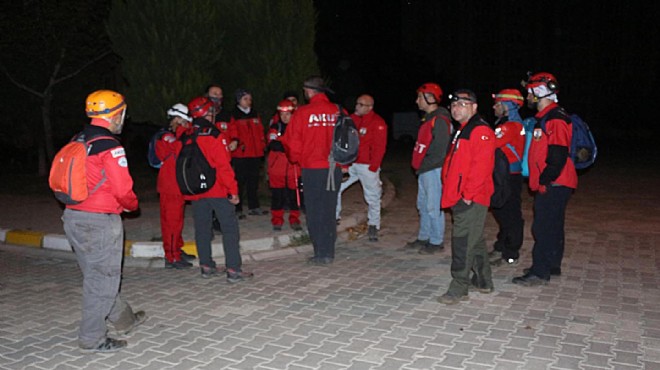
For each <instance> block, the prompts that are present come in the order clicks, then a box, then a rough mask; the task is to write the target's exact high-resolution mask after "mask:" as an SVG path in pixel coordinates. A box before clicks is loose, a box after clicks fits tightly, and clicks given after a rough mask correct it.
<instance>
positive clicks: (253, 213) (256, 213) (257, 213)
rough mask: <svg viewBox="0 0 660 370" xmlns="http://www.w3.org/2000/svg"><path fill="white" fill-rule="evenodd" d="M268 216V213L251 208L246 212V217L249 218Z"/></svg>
mask: <svg viewBox="0 0 660 370" xmlns="http://www.w3.org/2000/svg"><path fill="white" fill-rule="evenodd" d="M267 214H268V211H264V210H263V209H261V208H252V209H251V210H249V211H248V215H250V216H265V215H267Z"/></svg>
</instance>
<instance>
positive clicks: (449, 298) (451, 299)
mask: <svg viewBox="0 0 660 370" xmlns="http://www.w3.org/2000/svg"><path fill="white" fill-rule="evenodd" d="M467 300H468V296H467V294H466V295H461V296H459V295H454V294H451V293H445V294H443V295H441V296H440V297H438V302H440V303H444V304H446V305H447V306H451V305H454V304H458V303H459V302H461V301H467Z"/></svg>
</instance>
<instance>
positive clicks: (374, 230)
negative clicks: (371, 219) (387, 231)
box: [367, 225, 378, 242]
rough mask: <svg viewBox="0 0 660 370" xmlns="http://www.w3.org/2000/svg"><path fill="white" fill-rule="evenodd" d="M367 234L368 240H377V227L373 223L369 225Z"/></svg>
mask: <svg viewBox="0 0 660 370" xmlns="http://www.w3.org/2000/svg"><path fill="white" fill-rule="evenodd" d="M367 236H369V241H370V242H377V241H378V229H377V228H376V226H375V225H369V230H368V231H367Z"/></svg>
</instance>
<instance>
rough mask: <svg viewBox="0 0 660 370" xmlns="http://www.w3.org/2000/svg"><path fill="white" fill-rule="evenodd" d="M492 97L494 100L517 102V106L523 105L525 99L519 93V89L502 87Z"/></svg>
mask: <svg viewBox="0 0 660 370" xmlns="http://www.w3.org/2000/svg"><path fill="white" fill-rule="evenodd" d="M492 96H493V99H495V102H496V103H497V102H501V101H510V102H513V103H516V104H518V106H521V107H522V105H523V102H524V101H525V99H524V98H523V96H522V95H521V94H520V91H518V89H504V90H502V91H500V92H498V93H497V94H493V95H492Z"/></svg>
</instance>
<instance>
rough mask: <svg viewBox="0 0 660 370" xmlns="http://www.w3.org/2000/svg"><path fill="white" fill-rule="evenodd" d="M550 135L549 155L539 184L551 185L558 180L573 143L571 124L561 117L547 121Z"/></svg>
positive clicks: (547, 129) (547, 130)
mask: <svg viewBox="0 0 660 370" xmlns="http://www.w3.org/2000/svg"><path fill="white" fill-rule="evenodd" d="M545 127H546V132H551V133H552V134H551V135H548V155H547V157H546V159H545V163H546V167H545V169H543V172H541V175H540V176H539V184H541V185H545V186H547V185H550V184H552V182H553V181H555V180H557V178H558V177H559V175H560V174H561V171H562V170H563V169H564V166H565V165H566V161H567V160H568V148H569V147H570V145H571V131H570V130H571V126H570V125H568V124H567V123H566V122H565V121H563V120H561V119H552V120H548V122H546V126H545Z"/></svg>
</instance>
